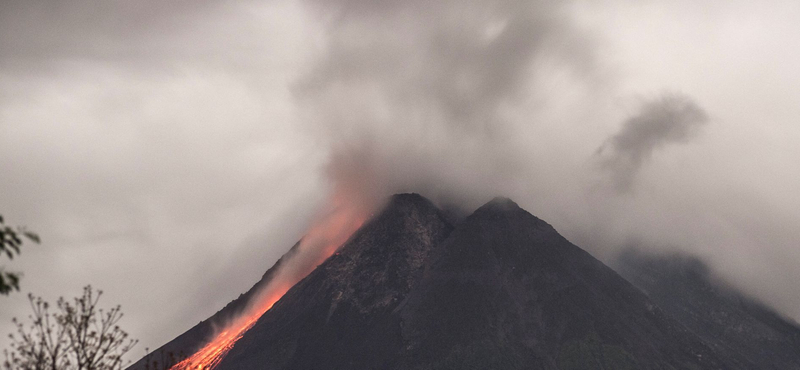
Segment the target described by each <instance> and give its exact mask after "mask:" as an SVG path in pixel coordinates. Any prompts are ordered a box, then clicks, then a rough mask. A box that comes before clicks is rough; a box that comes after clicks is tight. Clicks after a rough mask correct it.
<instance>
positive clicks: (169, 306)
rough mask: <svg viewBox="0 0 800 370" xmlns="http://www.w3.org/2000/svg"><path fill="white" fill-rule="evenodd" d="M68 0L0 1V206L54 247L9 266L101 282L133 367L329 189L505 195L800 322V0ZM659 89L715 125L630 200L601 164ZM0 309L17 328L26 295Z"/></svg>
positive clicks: (635, 188)
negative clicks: (136, 344) (675, 254)
mask: <svg viewBox="0 0 800 370" xmlns="http://www.w3.org/2000/svg"><path fill="white" fill-rule="evenodd" d="M58 4H60V5H57V6H56V5H53V4H52V2H44V1H41V2H36V1H10V2H3V3H2V4H0V166H1V167H0V168H2V169H3V174H2V177H0V212H2V214H3V216H4V217H5V218H6V221H7V222H8V223H11V224H25V225H28V226H29V227H30V228H31V229H33V230H35V231H37V232H39V233H40V234H41V235H42V238H43V243H42V245H39V246H28V247H27V248H25V249H24V250H23V255H22V257H21V258H20V259H19V260H15V261H14V262H13V263H12V264H9V265H8V267H9V268H12V269H17V270H22V271H24V273H25V276H24V279H23V281H22V287H23V290H24V291H25V292H27V291H31V292H34V293H36V294H41V295H44V296H46V297H50V298H55V297H56V296H58V295H76V294H78V293H79V292H80V287H81V286H82V285H84V284H88V283H91V284H93V285H95V286H96V287H98V288H102V289H104V290H105V291H106V296H105V297H104V300H105V301H106V303H107V304H109V305H110V304H114V303H121V304H122V306H123V310H124V312H125V313H126V318H125V319H124V324H125V326H126V327H127V328H129V329H130V331H131V334H132V335H134V336H135V337H139V338H141V339H142V341H143V343H142V345H141V347H140V348H137V350H136V351H139V352H137V353H136V354H137V355H138V354H142V353H143V351H144V347H151V348H153V347H156V346H158V345H160V344H161V343H163V342H164V341H167V340H169V339H171V338H172V337H174V336H175V335H177V334H179V333H180V332H182V331H183V330H185V329H186V328H188V327H190V326H191V325H193V324H194V323H196V322H197V321H199V320H201V319H203V318H205V317H207V316H208V315H210V314H211V313H213V312H215V311H216V310H217V309H219V308H220V307H222V306H223V305H224V304H225V303H226V302H227V301H228V300H230V299H232V298H234V297H236V296H238V294H239V293H241V292H243V291H244V290H246V289H247V288H249V287H250V285H251V284H253V283H254V282H255V281H256V280H257V279H258V278H259V277H260V276H261V274H262V273H263V272H264V271H265V270H266V269H267V268H268V267H269V266H270V265H271V264H272V263H273V262H274V261H275V260H276V259H277V258H278V257H279V256H280V255H281V254H282V253H283V252H285V251H286V250H287V249H288V248H289V247H290V246H291V245H293V244H294V242H295V241H296V240H297V239H298V238H299V237H300V236H301V235H302V233H303V231H304V230H305V229H306V228H307V227H308V225H309V224H310V222H311V221H312V220H313V218H314V215H315V212H316V211H317V210H318V209H320V207H322V205H323V204H324V202H325V199H326V197H327V195H328V192H329V191H330V189H331V188H332V185H333V184H332V180H333V181H338V183H340V184H342V183H344V184H346V185H347V186H353V187H355V188H357V189H358V191H360V192H362V193H364V194H365V195H364V196H370V197H372V196H375V197H380V196H383V195H385V194H388V193H391V192H396V191H419V192H422V193H423V194H425V195H427V196H430V197H432V198H434V199H437V200H439V201H442V202H458V203H461V204H463V205H464V206H466V207H474V206H476V205H478V204H480V203H482V202H484V201H486V200H489V199H491V198H492V197H493V196H495V195H505V196H509V197H511V198H513V199H514V200H515V201H517V202H518V203H520V205H522V206H523V207H524V208H526V209H528V210H529V211H531V212H532V213H534V214H536V215H537V216H540V217H542V218H544V219H546V220H548V221H549V222H551V223H553V224H554V226H555V227H556V228H557V229H558V230H559V231H561V232H562V233H563V234H564V235H565V236H567V237H568V238H570V239H571V240H573V241H574V242H576V243H578V244H579V245H581V246H583V247H585V248H587V249H588V250H590V251H591V252H593V253H595V254H596V255H598V256H599V257H601V258H606V259H608V258H611V256H612V255H613V253H614V251H615V250H617V249H618V248H619V247H621V246H625V245H629V244H631V243H636V244H639V245H642V246H645V247H647V248H650V249H653V250H673V249H679V250H687V251H692V252H693V253H696V254H698V255H699V256H700V257H702V258H704V259H706V260H707V261H709V262H710V263H711V265H712V267H713V268H714V269H715V271H717V272H718V273H719V274H720V275H721V276H723V277H725V278H726V279H728V280H729V281H731V282H732V283H734V284H736V285H737V286H739V287H741V288H743V289H744V290H746V291H748V292H750V293H753V294H757V295H758V296H759V297H761V298H762V299H765V300H768V301H769V302H770V303H772V304H774V305H776V306H777V307H778V308H779V309H781V310H782V311H783V312H785V313H787V314H789V315H792V316H793V317H795V318H800V310H798V308H797V307H800V288H798V287H797V286H796V284H795V282H796V281H800V272H798V271H800V249H799V248H797V245H798V242H799V241H800V231H798V228H797V227H796V225H797V224H798V222H800V193H798V192H797V191H796V189H799V188H800V169H798V168H800V167H798V166H797V164H796V162H797V160H798V159H800V126H798V124H797V122H798V121H797V120H798V118H799V117H800V104H797V102H798V101H800V70H798V69H797V68H796V66H797V65H800V29H799V28H798V27H797V26H796V20H797V19H800V4H796V3H795V2H790V1H771V2H760V3H758V4H755V3H752V2H746V1H734V2H714V3H711V2H704V3H702V4H700V3H697V2H691V1H678V2H657V1H649V2H632V1H622V0H619V1H604V2H547V1H535V2H531V1H500V0H497V1H468V2H464V1H441V2H435V3H434V4H433V5H432V4H431V2H427V1H425V2H423V1H406V2H401V3H399V4H398V3H397V2H386V1H365V0H360V1H355V0H338V1H321V0H320V1H308V2H304V3H300V2H291V1H278V0H275V1H264V2H236V3H233V2H230V3H229V2H202V3H200V2H168V3H165V2H159V1H139V2H135V5H131V4H134V3H130V2H122V1H120V2H103V3H102V5H100V6H98V5H97V4H95V3H94V2H89V1H78V2H63V3H58ZM165 4H169V5H165ZM665 91H667V92H674V93H675V94H679V95H680V96H687V97H690V99H691V101H692V102H693V103H692V104H693V105H696V107H697V109H698V110H701V111H703V112H705V114H706V115H707V118H708V120H707V122H706V123H705V124H703V125H702V127H699V130H698V134H697V135H689V136H686V140H677V141H680V143H678V144H676V145H662V146H659V148H658V150H653V151H650V152H647V151H640V152H637V153H638V155H642V153H648V154H647V155H648V157H649V159H648V160H646V161H642V163H641V165H640V166H637V167H636V171H634V172H632V175H631V176H634V177H632V180H633V181H632V182H631V185H630V186H631V187H632V191H630V192H624V193H619V192H618V191H616V188H615V185H614V184H613V183H611V182H609V181H608V177H607V172H605V171H604V170H603V169H602V168H598V166H597V163H596V158H595V157H594V156H595V151H596V149H597V148H598V147H600V146H601V145H603V143H604V142H606V140H607V139H608V138H613V137H625V135H626V134H625V132H629V130H626V127H630V126H629V125H628V126H626V122H628V123H630V122H631V119H633V118H632V117H634V118H635V117H637V115H639V116H640V115H641V114H642V113H646V111H647V109H646V108H645V109H644V110H643V108H642V102H647V101H653V100H654V99H655V100H657V99H659V97H660V96H662V95H663V94H664V92H665ZM612 141H613V140H612ZM0 299H2V301H3V303H2V304H3V310H2V312H0V331H2V332H8V331H9V330H10V329H11V326H10V318H11V317H12V316H22V315H25V314H26V313H27V306H26V301H25V297H24V294H16V295H14V296H12V297H9V298H0ZM4 340H5V337H3V339H2V341H0V344H4V343H5V342H3V341H4Z"/></svg>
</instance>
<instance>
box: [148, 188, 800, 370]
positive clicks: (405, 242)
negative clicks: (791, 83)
mask: <svg viewBox="0 0 800 370" xmlns="http://www.w3.org/2000/svg"><path fill="white" fill-rule="evenodd" d="M290 253H291V252H290ZM280 263H281V262H280V261H279V264H280ZM272 270H274V268H273V269H271V271H272ZM269 279H270V272H267V274H266V275H265V277H264V279H262V281H261V282H259V283H258V284H257V286H259V285H263V284H266V283H268V281H269ZM254 289H256V287H254ZM250 294H251V293H250V292H248V293H247V294H245V295H244V296H242V297H240V300H237V301H234V302H233V303H232V304H231V305H229V306H228V307H226V308H225V309H223V311H220V313H218V314H217V315H215V316H214V317H212V318H211V319H210V320H208V321H206V322H203V323H200V324H198V326H196V327H195V328H193V329H192V330H190V331H188V332H187V333H185V334H183V335H182V336H180V337H178V338H176V340H174V341H172V342H170V343H168V344H167V345H165V347H164V348H165V349H166V350H167V351H172V352H175V353H177V352H178V351H179V350H180V351H184V352H186V353H191V352H192V351H194V350H196V349H197V348H199V347H200V346H202V344H203V340H205V339H206V338H202V335H207V333H208V331H209V330H210V327H211V323H213V322H215V320H220V319H222V318H224V317H228V316H229V315H231V314H232V313H233V312H235V311H236V310H237V307H239V306H241V305H243V304H244V303H243V302H244V300H246V298H247V296H248V295H250ZM787 330H790V329H787ZM795 330H796V327H795ZM798 332H800V331H798ZM704 338H705V337H701V336H698V335H696V334H695V333H694V332H693V331H692V330H691V328H688V327H687V326H685V325H684V324H683V323H682V322H681V321H679V320H678V319H676V318H675V317H674V316H672V315H671V314H668V313H665V312H664V311H662V310H661V309H660V308H659V307H658V306H657V305H656V303H654V302H653V301H652V300H651V299H650V298H649V297H648V296H647V295H646V294H645V293H643V292H642V291H640V290H638V289H637V288H636V287H634V286H633V285H631V284H630V283H629V282H628V281H627V280H625V279H623V278H622V277H620V276H619V275H618V274H617V273H616V272H614V271H613V270H612V269H610V268H609V267H607V266H605V265H604V264H603V263H601V262H600V261H598V260H597V259H595V258H594V257H592V256H591V255H590V254H588V253H587V252H585V251H583V250H582V249H580V248H579V247H577V246H575V245H574V244H572V243H570V242H569V241H568V240H566V239H565V238H564V237H562V236H561V235H559V234H558V232H556V230H555V229H554V228H553V227H552V226H550V225H549V224H547V223H546V222H544V221H542V220H540V219H538V218H537V217H535V216H533V215H531V214H530V213H528V212H527V211H525V210H523V209H522V208H520V207H519V206H518V205H517V204H516V203H514V202H512V201H511V200H509V199H505V198H495V199H494V200H492V201H491V202H489V203H487V204H485V205H484V206H482V207H480V208H478V209H477V210H476V211H475V212H473V213H472V214H471V215H469V216H468V217H466V218H465V219H463V220H460V221H458V222H457V223H456V224H455V225H453V224H451V223H450V221H448V218H447V217H446V215H445V214H444V213H443V212H442V211H441V210H439V209H438V208H437V207H436V206H434V204H433V203H431V202H430V201H429V200H427V199H425V198H423V197H421V196H419V195H416V194H399V195H395V196H393V197H392V198H391V200H390V202H389V204H388V205H387V206H386V207H385V209H384V210H383V211H382V212H381V213H380V214H378V215H376V216H375V217H374V218H373V219H372V220H370V221H369V222H367V223H366V224H365V225H364V226H362V227H361V228H360V229H359V230H358V231H357V232H356V233H355V234H354V235H353V236H352V237H351V238H350V239H349V240H348V241H347V242H346V243H345V244H344V245H343V246H342V247H341V248H340V249H339V251H338V252H337V253H336V254H334V255H333V256H331V257H330V258H328V259H327V260H326V261H325V262H323V263H322V264H321V265H319V266H318V267H317V268H316V269H315V270H314V271H313V272H311V273H310V274H309V275H308V276H306V277H305V278H304V279H303V280H301V281H300V282H299V283H297V284H296V285H294V286H293V287H292V288H291V289H290V290H289V291H288V292H287V293H286V294H285V295H284V296H283V297H282V298H281V299H280V300H279V301H278V302H277V303H276V304H275V305H274V306H273V307H272V308H271V309H270V310H269V311H267V312H266V313H265V314H263V316H261V318H260V319H259V320H258V321H257V322H256V323H255V325H254V326H253V327H252V328H251V329H250V330H248V331H247V332H246V333H245V334H244V335H243V336H242V337H241V338H240V339H239V340H238V341H237V342H236V344H235V345H234V346H233V348H232V349H231V350H230V352H228V353H227V355H226V356H225V357H224V358H223V359H222V361H221V362H220V363H219V365H218V369H420V370H423V369H426V370H427V369H558V370H568V369H736V368H744V367H740V366H739V365H740V364H742V363H743V362H742V361H734V362H731V361H729V360H728V359H726V357H725V354H724V353H723V352H720V351H719V344H718V343H716V342H715V343H713V345H709V344H708V343H707V339H705V340H704ZM143 361H144V359H143V360H142V361H139V362H138V363H137V364H134V367H136V368H143V364H144V362H143ZM747 368H752V367H747ZM764 368H768V367H764Z"/></svg>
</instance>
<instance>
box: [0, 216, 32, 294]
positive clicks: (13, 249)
mask: <svg viewBox="0 0 800 370" xmlns="http://www.w3.org/2000/svg"><path fill="white" fill-rule="evenodd" d="M22 237H25V238H27V239H29V240H30V241H32V242H34V243H39V235H36V234H35V233H32V232H30V231H28V230H26V229H25V228H24V227H16V228H14V227H11V226H7V225H6V224H5V223H4V222H3V216H2V215H0V258H2V257H4V256H5V257H7V258H8V259H14V256H15V255H18V254H19V252H20V247H21V246H22V240H23V238H22ZM19 277H20V275H19V273H18V272H8V271H5V270H4V269H3V266H0V295H8V293H10V292H11V291H13V290H17V291H18V290H19Z"/></svg>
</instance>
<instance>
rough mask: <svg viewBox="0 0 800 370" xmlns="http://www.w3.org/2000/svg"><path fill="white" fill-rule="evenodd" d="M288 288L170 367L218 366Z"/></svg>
mask: <svg viewBox="0 0 800 370" xmlns="http://www.w3.org/2000/svg"><path fill="white" fill-rule="evenodd" d="M287 290H289V288H288V287H286V288H282V289H280V290H279V291H276V292H274V293H273V294H270V296H269V297H268V298H267V299H266V300H264V302H263V304H262V306H261V307H260V309H258V310H254V311H253V312H249V313H248V314H247V315H245V316H242V317H240V318H239V319H238V320H236V321H235V322H233V323H232V324H230V325H228V326H227V327H226V328H225V330H223V331H222V332H221V333H219V334H217V336H216V337H215V338H214V340H212V341H211V342H209V343H208V344H206V345H205V347H203V348H201V349H200V350H199V351H197V352H196V353H195V354H194V355H192V356H191V357H188V358H186V359H185V360H183V361H181V362H179V363H177V364H175V366H173V367H171V368H170V369H171V370H189V369H213V368H215V367H217V365H219V363H220V361H222V359H223V358H224V357H225V355H226V354H228V352H229V351H230V350H231V348H233V345H234V344H236V341H238V340H239V339H240V338H241V337H242V336H243V335H244V333H245V332H247V331H248V330H250V328H252V327H253V325H255V323H256V321H258V319H259V318H260V317H261V316H262V315H263V314H264V313H265V312H267V311H269V309H270V308H272V305H274V304H275V302H277V301H278V300H279V299H281V297H283V295H284V294H286V291H287Z"/></svg>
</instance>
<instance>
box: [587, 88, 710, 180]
mask: <svg viewBox="0 0 800 370" xmlns="http://www.w3.org/2000/svg"><path fill="white" fill-rule="evenodd" d="M707 121H708V115H707V114H706V112H705V111H704V110H703V108H701V107H700V106H698V105H697V103H695V102H694V101H693V100H691V99H690V98H689V97H687V96H685V95H679V94H669V95H664V96H661V97H660V98H657V99H654V100H651V101H647V102H644V103H643V104H642V106H641V108H640V109H639V112H638V113H637V114H636V115H634V116H632V117H630V118H628V119H627V120H625V123H624V124H623V126H622V128H621V129H620V131H619V132H618V133H617V134H615V135H614V136H612V137H610V138H609V139H608V140H607V141H606V143H605V144H603V146H601V147H600V148H599V149H598V151H597V154H598V156H601V158H602V159H601V166H602V167H603V169H605V170H606V171H608V173H609V175H610V176H611V181H612V182H613V184H614V186H615V188H616V189H617V190H619V191H622V192H625V191H630V190H631V187H632V186H633V182H634V180H635V177H636V174H637V173H638V172H639V170H640V169H641V168H642V166H643V165H644V164H645V163H646V162H647V161H648V160H649V159H650V158H651V157H652V156H653V152H654V151H656V150H658V149H661V148H663V147H665V146H668V145H670V144H681V143H686V142H687V141H689V140H691V139H692V138H693V137H694V136H695V135H696V134H697V132H698V131H699V128H700V127H701V126H702V125H704V124H705V123H706V122H707Z"/></svg>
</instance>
